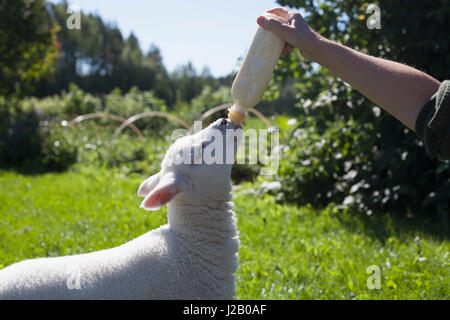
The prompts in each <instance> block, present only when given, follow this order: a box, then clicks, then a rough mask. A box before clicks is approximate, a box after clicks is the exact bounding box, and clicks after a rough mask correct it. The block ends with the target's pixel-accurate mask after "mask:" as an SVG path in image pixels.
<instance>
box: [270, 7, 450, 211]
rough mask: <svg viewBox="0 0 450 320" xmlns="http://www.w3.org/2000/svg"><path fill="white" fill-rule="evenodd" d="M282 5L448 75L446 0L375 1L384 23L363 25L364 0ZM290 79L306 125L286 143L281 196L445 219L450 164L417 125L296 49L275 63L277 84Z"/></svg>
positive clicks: (349, 40)
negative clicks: (430, 149) (427, 145)
mask: <svg viewBox="0 0 450 320" xmlns="http://www.w3.org/2000/svg"><path fill="white" fill-rule="evenodd" d="M279 3H280V4H282V5H289V6H293V7H296V8H302V9H303V10H304V11H305V17H306V19H307V20H308V23H309V24H310V25H311V26H312V28H313V29H315V30H317V31H318V32H319V33H320V34H322V35H324V36H326V37H328V38H330V39H333V40H336V41H339V42H341V43H343V44H345V45H347V46H350V47H353V48H355V49H357V50H360V51H362V52H367V53H369V54H371V55H374V56H379V57H383V58H386V59H392V60H396V61H400V62H404V63H407V64H409V65H412V66H414V67H416V68H419V69H421V70H424V71H425V72H428V73H430V74H431V75H433V76H435V77H437V78H438V79H441V80H443V79H445V77H446V73H445V72H447V71H446V70H448V69H449V67H450V65H449V63H450V56H449V53H448V52H449V51H448V50H445V48H447V47H448V45H449V43H450V42H449V35H448V33H447V32H446V29H447V27H446V22H445V21H446V19H445V17H449V16H450V8H449V7H448V6H447V5H446V4H445V3H444V2H443V1H433V2H423V1H410V2H408V6H405V4H404V2H403V1H389V2H383V3H378V2H376V3H377V4H379V7H380V8H381V17H382V18H381V19H382V27H381V29H380V30H376V29H374V30H369V29H367V27H366V18H367V17H368V16H369V14H366V12H365V9H366V6H367V4H365V2H364V1H359V0H354V1H328V2H311V1H302V0H280V1H279ZM292 79H293V80H295V81H296V90H297V96H298V99H299V102H298V107H300V116H299V118H300V121H299V123H300V126H299V129H300V130H297V129H294V130H292V132H291V134H292V135H294V136H295V135H299V136H300V137H297V138H293V136H292V135H290V136H288V137H287V140H286V141H285V143H286V144H287V147H288V148H289V150H290V151H289V152H288V153H287V154H288V156H289V159H287V160H286V161H285V162H284V163H283V165H282V168H281V170H280V175H279V179H280V180H281V181H282V182H283V183H282V186H283V190H282V192H283V198H284V199H288V200H291V201H299V202H302V203H305V202H311V203H316V204H321V205H327V204H328V203H329V202H331V201H334V202H337V203H341V204H344V205H345V206H347V205H351V204H352V205H354V206H355V207H356V208H358V209H360V210H361V211H364V212H369V213H370V212H372V211H374V210H376V211H379V210H383V211H385V210H390V209H392V210H395V211H398V212H409V213H413V214H415V213H419V212H423V213H436V212H440V213H442V217H443V218H445V216H446V210H447V208H448V202H449V200H450V191H449V190H450V189H449V186H450V168H449V163H448V162H439V161H437V160H433V159H430V158H429V157H428V156H427V155H426V153H425V150H424V148H423V145H422V142H421V141H419V140H418V139H417V137H416V136H415V134H414V133H413V132H411V131H409V130H407V129H405V128H404V127H403V126H402V125H401V124H400V123H399V122H398V121H396V120H394V119H393V118H392V117H391V116H389V115H387V114H386V113H385V112H382V111H381V110H380V109H379V108H378V107H374V106H373V104H372V103H371V102H370V101H368V100H367V99H366V98H365V97H363V96H362V95H361V94H360V93H358V92H356V91H355V90H352V89H351V88H350V87H349V86H348V85H346V84H345V83H344V82H343V81H341V80H339V79H336V78H335V77H334V76H333V75H332V74H330V73H329V72H328V71H327V70H324V69H323V68H321V67H318V66H317V65H316V64H314V63H311V62H308V61H305V60H303V59H300V60H299V58H298V55H296V53H295V52H291V54H290V55H288V56H286V57H285V58H284V59H283V60H281V61H279V64H278V67H277V70H276V74H275V82H280V83H284V82H286V81H288V80H289V81H292ZM302 130H303V131H302ZM302 140H303V141H302ZM317 144H320V145H321V146H322V148H317V147H316V146H317ZM327 149H328V150H327ZM283 166H285V167H284V168H283ZM350 172H351V174H349V173H350ZM346 194H347V195H348V196H349V197H346V196H345V195H346Z"/></svg>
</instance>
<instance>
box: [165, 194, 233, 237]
mask: <svg viewBox="0 0 450 320" xmlns="http://www.w3.org/2000/svg"><path fill="white" fill-rule="evenodd" d="M232 209H233V203H232V202H231V195H230V196H226V197H224V198H223V199H220V200H211V199H208V200H206V199H196V200H195V201H194V200H186V199H183V198H178V199H174V201H172V202H171V203H169V204H168V206H167V215H168V222H169V226H170V228H171V229H173V230H174V231H176V232H178V233H180V235H182V236H183V238H186V240H191V239H192V238H193V239H194V240H196V241H198V240H201V239H207V238H209V239H212V238H222V239H230V238H234V237H235V236H237V227H236V218H235V214H234V212H233V211H232Z"/></svg>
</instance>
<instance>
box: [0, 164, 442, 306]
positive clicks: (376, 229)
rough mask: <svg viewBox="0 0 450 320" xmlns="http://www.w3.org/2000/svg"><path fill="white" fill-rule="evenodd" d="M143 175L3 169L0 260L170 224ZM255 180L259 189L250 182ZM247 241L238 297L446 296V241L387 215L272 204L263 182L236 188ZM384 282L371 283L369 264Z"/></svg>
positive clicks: (119, 238)
mask: <svg viewBox="0 0 450 320" xmlns="http://www.w3.org/2000/svg"><path fill="white" fill-rule="evenodd" d="M143 178H144V177H142V176H140V175H137V174H136V175H126V176H125V175H121V174H120V172H118V171H113V170H104V169H94V168H91V169H86V168H83V167H80V168H79V169H73V170H72V171H71V172H67V173H63V174H45V175H37V176H24V175H19V174H16V173H12V172H2V173H0V268H1V267H5V266H7V265H10V264H12V263H14V262H17V261H21V260H23V259H29V258H34V257H46V256H59V255H69V254H77V253H82V252H90V251H94V250H100V249H104V248H110V247H113V246H116V245H119V244H122V243H124V242H126V241H129V240H131V239H133V238H135V237H137V236H138V235H140V234H143V233H145V232H147V231H149V230H151V229H153V228H156V227H158V226H159V225H161V224H164V223H165V221H166V211H165V209H162V210H159V211H155V212H147V211H144V210H142V209H139V208H138V207H139V202H140V198H138V197H137V195H136V190H137V188H138V186H139V183H140V182H141V181H142V179H143ZM253 189H255V192H252V190H253ZM234 195H235V211H236V213H237V216H238V219H239V220H238V221H239V229H240V238H241V243H242V245H241V249H240V252H239V261H240V266H239V269H238V271H237V298H238V299H353V298H356V299H449V298H450V295H449V291H448V288H449V287H450V283H449V279H450V274H449V258H450V254H449V252H450V243H449V241H448V238H447V237H446V236H445V235H442V234H441V233H440V232H436V233H429V232H427V231H425V230H423V229H422V228H420V227H418V226H417V227H415V226H414V223H410V222H407V221H403V220H398V219H397V220H392V219H391V218H390V216H389V215H385V216H383V217H369V218H364V219H361V218H359V217H356V216H352V215H351V214H349V213H347V214H343V213H339V212H337V211H336V210H334V209H333V207H329V209H325V210H320V211H319V210H315V209H312V208H308V207H302V208H297V207H296V206H294V205H280V204H276V203H275V201H274V198H273V197H272V196H270V195H267V194H263V193H259V192H258V188H257V185H256V184H254V185H252V184H246V185H243V186H241V188H240V189H239V190H237V191H235V192H234ZM371 265H377V266H379V267H380V270H381V289H379V290H377V289H373V290H370V289H368V288H367V279H368V277H369V276H370V274H368V273H367V271H366V270H367V267H369V266H371Z"/></svg>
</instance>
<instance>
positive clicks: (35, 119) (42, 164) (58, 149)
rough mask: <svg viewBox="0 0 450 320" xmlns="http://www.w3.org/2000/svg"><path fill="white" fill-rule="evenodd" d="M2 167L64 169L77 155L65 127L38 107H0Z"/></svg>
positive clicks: (0, 161) (30, 170)
mask: <svg viewBox="0 0 450 320" xmlns="http://www.w3.org/2000/svg"><path fill="white" fill-rule="evenodd" d="M0 119H1V120H0V121H1V122H0V154H1V157H0V167H2V168H14V169H18V170H21V171H24V172H43V171H64V170H67V169H68V168H69V167H70V166H71V165H72V164H73V163H74V162H75V161H76V159H77V149H76V148H74V147H73V146H71V145H69V144H68V143H67V141H66V139H65V137H64V135H63V134H62V132H61V130H60V129H59V128H58V127H57V126H54V125H50V124H49V123H48V121H42V120H41V119H40V118H39V116H38V114H37V113H36V112H35V111H34V110H31V111H23V110H22V109H20V108H16V110H15V111H11V110H7V109H6V108H5V109H3V110H2V109H0Z"/></svg>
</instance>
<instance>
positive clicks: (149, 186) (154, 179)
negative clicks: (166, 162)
mask: <svg viewBox="0 0 450 320" xmlns="http://www.w3.org/2000/svg"><path fill="white" fill-rule="evenodd" d="M160 180H161V171H160V172H158V173H156V174H154V175H152V176H151V177H150V178H148V179H147V180H145V181H144V182H142V183H141V185H140V187H139V190H138V196H140V197H146V196H147V195H148V194H149V193H150V191H152V190H153V188H155V187H156V185H157V184H158V183H159V181H160Z"/></svg>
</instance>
